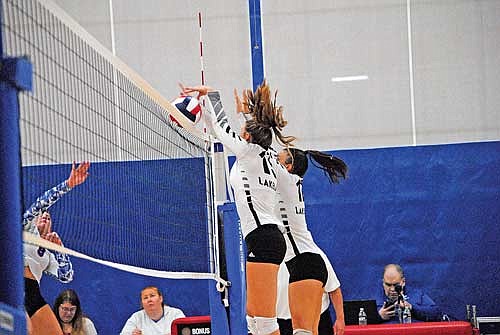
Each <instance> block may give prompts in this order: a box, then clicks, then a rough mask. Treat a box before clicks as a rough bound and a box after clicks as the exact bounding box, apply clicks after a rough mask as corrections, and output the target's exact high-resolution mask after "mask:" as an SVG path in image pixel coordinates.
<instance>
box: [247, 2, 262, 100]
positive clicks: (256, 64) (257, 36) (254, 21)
mask: <svg viewBox="0 0 500 335" xmlns="http://www.w3.org/2000/svg"><path fill="white" fill-rule="evenodd" d="M248 9H249V19H250V22H249V23H250V53H251V54H252V83H253V89H254V91H255V90H256V89H257V87H258V86H259V85H260V84H261V83H262V81H263V80H264V50H263V46H262V23H261V13H260V0H248Z"/></svg>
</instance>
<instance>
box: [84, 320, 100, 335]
mask: <svg viewBox="0 0 500 335" xmlns="http://www.w3.org/2000/svg"><path fill="white" fill-rule="evenodd" d="M83 333H84V334H85V335H97V330H96V329H95V326H94V323H93V322H92V320H90V319H89V318H86V317H83Z"/></svg>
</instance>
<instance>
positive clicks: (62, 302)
mask: <svg viewBox="0 0 500 335" xmlns="http://www.w3.org/2000/svg"><path fill="white" fill-rule="evenodd" d="M53 311H54V314H55V315H56V318H57V321H59V324H60V325H61V328H62V331H63V334H64V335H97V331H96V329H95V327H94V323H93V322H92V321H91V320H90V319H89V318H88V317H86V316H84V315H83V312H82V307H81V305H80V299H79V298H78V295H77V294H76V292H75V291H74V290H71V289H69V290H64V291H62V292H61V293H60V294H59V295H58V296H57V298H56V301H55V302H54V307H53Z"/></svg>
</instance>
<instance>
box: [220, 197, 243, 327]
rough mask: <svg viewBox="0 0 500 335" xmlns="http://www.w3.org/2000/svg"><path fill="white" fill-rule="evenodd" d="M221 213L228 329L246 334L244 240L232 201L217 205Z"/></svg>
mask: <svg viewBox="0 0 500 335" xmlns="http://www.w3.org/2000/svg"><path fill="white" fill-rule="evenodd" d="M219 210H220V211H222V213H223V222H224V245H225V253H226V267H227V277H228V280H229V281H230V282H231V286H230V287H229V320H230V321H229V329H230V330H231V334H232V335H240V334H247V331H248V330H247V320H246V315H247V312H246V277H245V259H246V255H245V242H244V241H243V236H242V234H241V230H240V225H239V218H238V213H237V211H236V206H235V204H234V203H228V204H224V205H222V206H219Z"/></svg>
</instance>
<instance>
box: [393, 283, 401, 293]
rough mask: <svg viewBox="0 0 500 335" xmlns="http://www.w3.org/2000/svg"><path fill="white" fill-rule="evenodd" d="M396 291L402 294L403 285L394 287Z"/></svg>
mask: <svg viewBox="0 0 500 335" xmlns="http://www.w3.org/2000/svg"><path fill="white" fill-rule="evenodd" d="M394 291H396V293H397V294H401V292H402V291H403V286H401V284H396V285H394Z"/></svg>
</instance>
